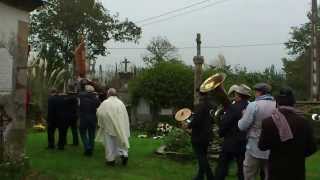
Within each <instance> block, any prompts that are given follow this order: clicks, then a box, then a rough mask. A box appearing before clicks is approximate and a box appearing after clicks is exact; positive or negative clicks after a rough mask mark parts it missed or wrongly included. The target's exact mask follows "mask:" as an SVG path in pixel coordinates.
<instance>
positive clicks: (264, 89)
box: [238, 83, 276, 180]
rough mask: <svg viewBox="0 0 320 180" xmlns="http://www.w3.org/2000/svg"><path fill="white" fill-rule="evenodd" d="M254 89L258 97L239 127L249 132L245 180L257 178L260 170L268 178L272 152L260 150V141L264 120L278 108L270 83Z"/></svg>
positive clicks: (245, 160)
mask: <svg viewBox="0 0 320 180" xmlns="http://www.w3.org/2000/svg"><path fill="white" fill-rule="evenodd" d="M254 90H255V96H256V99H255V101H254V102H251V103H249V105H248V106H247V108H246V110H245V111H244V114H243V116H242V118H241V119H240V120H239V122H238V127H239V129H240V130H242V131H245V132H246V133H247V139H248V142H247V145H246V153H245V159H244V162H243V174H244V179H245V180H255V179H256V177H257V176H258V175H259V172H260V174H261V172H264V177H263V178H261V179H265V180H267V179H268V166H267V161H268V158H269V153H270V152H269V151H262V150H260V149H259V148H258V141H259V137H260V133H261V125H262V122H263V120H264V119H266V118H267V117H269V116H270V115H271V113H272V112H273V111H274V110H275V109H276V102H275V101H274V98H273V97H272V96H271V94H270V93H271V86H270V85H268V84H266V83H259V84H256V85H255V86H254Z"/></svg>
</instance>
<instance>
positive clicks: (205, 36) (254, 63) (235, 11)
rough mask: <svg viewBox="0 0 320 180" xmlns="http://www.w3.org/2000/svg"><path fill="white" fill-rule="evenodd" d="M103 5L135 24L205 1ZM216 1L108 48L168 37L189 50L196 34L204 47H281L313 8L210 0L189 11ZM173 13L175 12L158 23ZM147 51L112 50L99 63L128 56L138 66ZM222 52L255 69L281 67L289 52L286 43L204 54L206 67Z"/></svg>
mask: <svg viewBox="0 0 320 180" xmlns="http://www.w3.org/2000/svg"><path fill="white" fill-rule="evenodd" d="M100 1H102V3H103V5H104V6H105V7H106V8H107V9H108V10H110V12H111V13H112V14H115V13H119V15H120V18H121V19H124V18H128V19H129V20H131V21H133V22H137V21H139V20H142V19H145V18H148V17H153V16H156V15H159V14H163V13H165V12H168V11H171V10H175V9H178V8H182V7H185V6H188V5H191V4H194V3H197V2H201V1H203V0H100ZM216 1H219V2H222V3H219V4H216V5H213V6H211V7H208V8H205V9H202V10H200V11H194V12H192V13H189V14H184V15H182V16H179V17H176V18H172V19H170V20H167V21H163V22H159V23H155V24H151V25H148V26H144V27H142V28H143V33H142V38H141V39H140V40H139V44H133V43H112V42H110V43H109V42H108V43H107V44H106V46H107V47H109V48H110V47H111V48H112V47H135V48H136V47H139V48H140V47H146V46H147V44H148V42H149V41H150V40H151V39H152V37H155V36H165V37H167V38H168V39H169V41H170V42H171V43H172V44H173V45H175V46H176V47H178V48H179V47H190V46H195V45H196V44H195V38H196V33H201V35H202V42H203V43H202V46H229V45H231V46H232V45H243V44H265V43H282V42H286V41H287V40H288V38H289V32H290V27H292V26H298V25H300V24H303V23H305V22H307V21H308V19H307V18H306V14H307V12H308V10H309V9H310V1H311V0H211V1H208V2H206V3H204V4H201V5H199V6H196V7H193V8H190V9H188V10H187V11H190V10H192V9H198V8H201V7H203V6H206V5H209V4H212V3H214V2H216ZM180 13H181V12H180ZM178 14H179V13H178ZM174 15H176V14H172V15H169V16H164V17H162V18H160V19H165V18H167V17H170V16H174ZM146 23H148V22H146ZM143 24H144V23H138V25H143ZM145 53H146V51H145V50H144V49H134V50H132V49H125V50H111V54H110V55H108V56H106V57H99V59H98V61H97V64H103V66H104V67H106V66H107V64H112V65H114V64H115V63H116V62H120V61H122V60H123V58H124V57H127V58H128V59H129V60H130V61H131V62H133V63H134V64H136V65H142V64H143V62H142V60H141V56H142V55H143V54H145ZM219 53H220V54H223V55H224V56H225V57H226V60H227V63H228V64H231V65H233V66H235V65H240V66H245V67H247V68H248V69H249V70H253V71H255V70H263V69H264V68H266V67H269V66H270V65H272V64H274V65H276V67H277V68H278V69H281V67H282V63H281V58H282V57H285V56H286V54H287V51H286V50H285V48H284V46H283V45H274V46H263V47H242V48H239V47H234V48H214V49H203V50H202V55H203V56H204V57H205V61H206V63H208V62H211V61H212V60H213V59H214V58H215V57H216V56H217V55H218V54H219ZM179 54H180V55H181V58H182V60H183V61H184V62H186V63H187V64H192V59H193V56H195V55H196V49H180V50H179Z"/></svg>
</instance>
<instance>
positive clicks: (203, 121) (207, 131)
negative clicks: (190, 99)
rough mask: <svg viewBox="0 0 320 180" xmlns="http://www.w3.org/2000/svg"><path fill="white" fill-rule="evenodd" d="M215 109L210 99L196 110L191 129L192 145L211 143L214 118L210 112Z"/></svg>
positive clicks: (204, 101) (201, 103)
mask: <svg viewBox="0 0 320 180" xmlns="http://www.w3.org/2000/svg"><path fill="white" fill-rule="evenodd" d="M213 108H214V107H213V106H212V105H211V104H210V103H209V101H208V99H203V100H201V101H200V103H199V104H198V105H197V106H196V107H195V109H194V113H195V114H194V117H193V120H192V122H191V123H190V124H189V127H190V128H191V129H192V134H191V141H192V143H201V144H202V143H203V144H206V143H209V142H210V141H211V140H212V138H213V132H212V125H213V121H212V117H211V116H210V110H211V109H213Z"/></svg>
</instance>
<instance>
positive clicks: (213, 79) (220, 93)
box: [175, 73, 231, 124]
mask: <svg viewBox="0 0 320 180" xmlns="http://www.w3.org/2000/svg"><path fill="white" fill-rule="evenodd" d="M225 79H226V75H225V74H224V73H216V74H214V75H212V76H210V77H209V78H207V79H206V80H205V81H204V82H203V83H202V84H201V86H200V89H199V90H200V92H202V93H208V94H209V95H210V96H212V97H213V98H214V100H215V101H216V102H217V103H218V104H221V105H222V106H223V107H224V108H227V107H228V106H229V105H230V104H231V102H230V100H229V98H228V95H227V93H226V91H225V89H224V88H223V82H224V80H225ZM221 110H222V109H220V110H217V111H215V110H214V109H212V110H210V115H211V117H214V116H215V113H217V112H218V111H221ZM221 112H222V111H221ZM193 117H194V113H193V112H192V111H191V110H190V109H188V108H183V109H180V110H179V111H177V113H176V114H175V119H176V120H177V121H178V122H180V123H187V124H189V123H190V122H192V119H193Z"/></svg>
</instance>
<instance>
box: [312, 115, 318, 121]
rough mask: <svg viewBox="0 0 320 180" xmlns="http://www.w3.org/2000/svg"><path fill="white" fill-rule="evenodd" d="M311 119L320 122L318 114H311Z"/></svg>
mask: <svg viewBox="0 0 320 180" xmlns="http://www.w3.org/2000/svg"><path fill="white" fill-rule="evenodd" d="M311 118H312V120H314V121H320V115H319V114H312V116H311Z"/></svg>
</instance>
